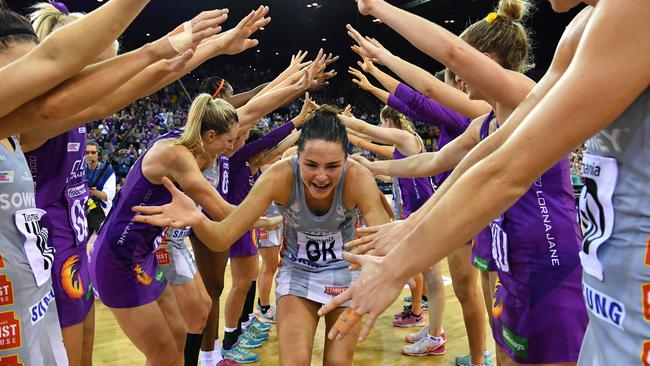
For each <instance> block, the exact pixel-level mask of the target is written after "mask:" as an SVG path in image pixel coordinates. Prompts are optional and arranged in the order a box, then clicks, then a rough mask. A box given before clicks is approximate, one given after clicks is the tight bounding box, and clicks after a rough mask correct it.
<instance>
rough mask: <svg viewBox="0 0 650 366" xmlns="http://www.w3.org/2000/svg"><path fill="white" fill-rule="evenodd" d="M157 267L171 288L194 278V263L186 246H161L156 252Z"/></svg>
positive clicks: (170, 244)
mask: <svg viewBox="0 0 650 366" xmlns="http://www.w3.org/2000/svg"><path fill="white" fill-rule="evenodd" d="M156 257H157V258H158V265H159V266H160V269H161V270H162V273H163V274H164V275H165V278H167V282H169V284H170V285H172V286H178V285H182V284H184V283H186V282H189V281H191V280H192V279H194V277H195V276H196V263H195V262H194V258H192V255H191V254H190V251H189V249H188V248H187V246H186V245H173V244H172V243H171V241H170V242H169V244H168V245H161V246H160V247H159V248H158V249H157V250H156Z"/></svg>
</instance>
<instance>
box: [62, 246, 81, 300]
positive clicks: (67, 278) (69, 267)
mask: <svg viewBox="0 0 650 366" xmlns="http://www.w3.org/2000/svg"><path fill="white" fill-rule="evenodd" d="M80 263H81V258H80V257H79V256H78V255H73V256H71V257H69V258H68V259H66V260H65V262H64V263H63V266H62V267H61V287H63V290H64V291H65V293H66V295H68V297H69V298H71V299H80V298H81V297H82V296H83V295H84V285H83V282H82V281H81V274H80V273H79V267H80V265H81V264H80Z"/></svg>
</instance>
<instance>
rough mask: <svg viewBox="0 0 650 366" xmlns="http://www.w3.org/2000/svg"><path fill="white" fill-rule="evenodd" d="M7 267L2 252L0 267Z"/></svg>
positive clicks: (0, 254)
mask: <svg viewBox="0 0 650 366" xmlns="http://www.w3.org/2000/svg"><path fill="white" fill-rule="evenodd" d="M2 268H5V257H4V256H3V255H2V253H0V269H2Z"/></svg>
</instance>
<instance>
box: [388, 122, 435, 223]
mask: <svg viewBox="0 0 650 366" xmlns="http://www.w3.org/2000/svg"><path fill="white" fill-rule="evenodd" d="M414 136H415V137H416V138H417V140H418V143H420V144H421V145H422V149H421V150H420V152H421V153H422V152H424V144H423V143H422V140H421V139H420V136H418V135H417V134H415V135H414ZM407 157H408V156H407V155H404V154H402V153H401V152H399V150H397V148H395V150H394V151H393V160H399V159H404V158H407ZM397 184H398V186H399V191H400V199H401V203H402V217H401V218H402V219H406V218H408V217H409V216H411V214H412V213H413V212H415V211H417V210H418V209H419V208H420V207H422V205H424V203H425V202H427V200H428V199H429V198H430V197H431V196H432V195H433V185H432V184H431V178H430V177H422V178H397Z"/></svg>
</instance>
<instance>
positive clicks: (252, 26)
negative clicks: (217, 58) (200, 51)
mask: <svg viewBox="0 0 650 366" xmlns="http://www.w3.org/2000/svg"><path fill="white" fill-rule="evenodd" d="M268 13H269V7H268V6H260V7H259V8H257V9H256V10H253V11H251V12H250V13H249V14H248V15H247V16H246V17H244V18H243V19H242V20H241V21H240V22H239V24H237V26H236V27H235V28H233V29H231V30H229V31H227V32H224V33H223V35H222V36H221V37H219V38H218V40H219V41H220V42H223V43H221V44H222V47H223V48H222V50H223V53H225V54H226V55H235V54H238V53H241V52H243V51H246V50H247V49H249V48H252V47H255V46H257V45H258V44H259V41H258V40H257V39H250V38H249V37H250V36H251V35H252V34H253V33H255V32H257V31H258V30H259V29H260V28H262V27H264V26H266V25H267V24H269V23H270V22H271V18H270V17H266V15H267V14H268Z"/></svg>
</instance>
